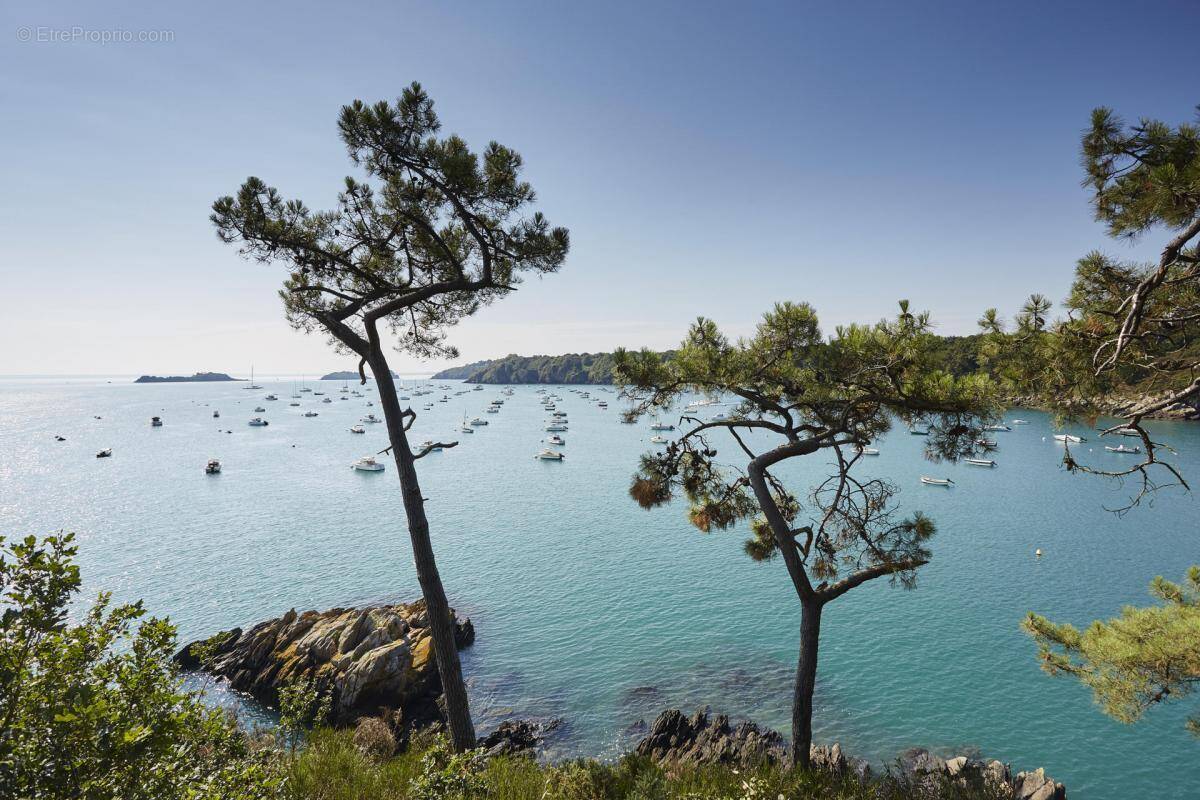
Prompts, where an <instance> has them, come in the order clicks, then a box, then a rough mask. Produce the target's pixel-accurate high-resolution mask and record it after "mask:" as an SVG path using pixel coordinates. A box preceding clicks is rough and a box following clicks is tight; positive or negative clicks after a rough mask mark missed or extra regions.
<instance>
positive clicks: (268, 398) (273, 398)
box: [263, 394, 279, 400]
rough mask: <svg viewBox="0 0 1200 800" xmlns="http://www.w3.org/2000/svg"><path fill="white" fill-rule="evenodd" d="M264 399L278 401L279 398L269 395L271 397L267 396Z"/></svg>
mask: <svg viewBox="0 0 1200 800" xmlns="http://www.w3.org/2000/svg"><path fill="white" fill-rule="evenodd" d="M263 399H264V400H278V399H279V398H278V397H276V396H275V395H273V394H269V395H267V396H266V397H264V398H263Z"/></svg>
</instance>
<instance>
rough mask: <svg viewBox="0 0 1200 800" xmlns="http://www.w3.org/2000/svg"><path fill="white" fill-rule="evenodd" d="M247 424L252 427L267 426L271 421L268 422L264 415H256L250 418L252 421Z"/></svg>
mask: <svg viewBox="0 0 1200 800" xmlns="http://www.w3.org/2000/svg"><path fill="white" fill-rule="evenodd" d="M246 424H248V425H249V426H250V427H251V428H265V427H267V425H269V424H270V423H269V422H267V421H266V420H265V419H263V418H262V417H255V418H254V419H252V420H250V422H248V423H246Z"/></svg>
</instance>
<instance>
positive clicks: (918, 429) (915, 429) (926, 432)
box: [908, 428, 929, 436]
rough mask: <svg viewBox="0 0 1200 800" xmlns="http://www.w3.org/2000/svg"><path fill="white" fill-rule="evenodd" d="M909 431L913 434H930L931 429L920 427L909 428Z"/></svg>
mask: <svg viewBox="0 0 1200 800" xmlns="http://www.w3.org/2000/svg"><path fill="white" fill-rule="evenodd" d="M908 432H909V433H910V434H912V435H913V436H928V435H929V431H923V430H921V429H920V428H909V429H908Z"/></svg>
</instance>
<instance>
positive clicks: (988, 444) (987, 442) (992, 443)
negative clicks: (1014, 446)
mask: <svg viewBox="0 0 1200 800" xmlns="http://www.w3.org/2000/svg"><path fill="white" fill-rule="evenodd" d="M975 444H977V445H979V446H980V447H982V448H983V449H984V450H995V449H996V448H997V447H999V445H998V444H996V440H995V439H976V440H975Z"/></svg>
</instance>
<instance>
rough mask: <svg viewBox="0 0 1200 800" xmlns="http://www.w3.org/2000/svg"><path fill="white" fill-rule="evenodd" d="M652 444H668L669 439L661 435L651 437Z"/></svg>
mask: <svg viewBox="0 0 1200 800" xmlns="http://www.w3.org/2000/svg"><path fill="white" fill-rule="evenodd" d="M650 443H651V444H666V443H667V437H665V436H663V435H661V434H658V435H656V436H651V437H650Z"/></svg>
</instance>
